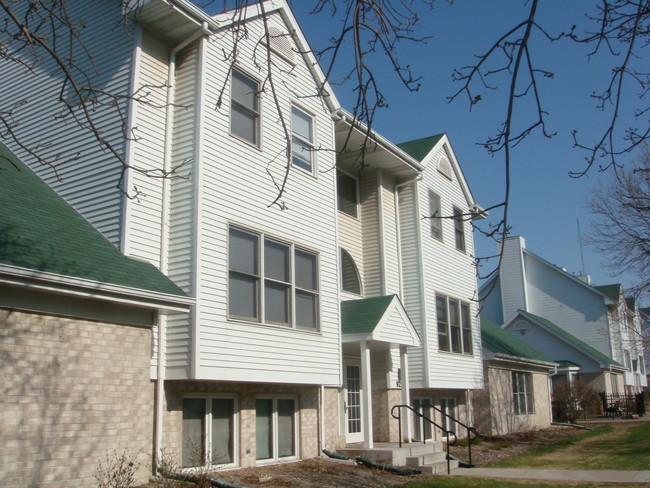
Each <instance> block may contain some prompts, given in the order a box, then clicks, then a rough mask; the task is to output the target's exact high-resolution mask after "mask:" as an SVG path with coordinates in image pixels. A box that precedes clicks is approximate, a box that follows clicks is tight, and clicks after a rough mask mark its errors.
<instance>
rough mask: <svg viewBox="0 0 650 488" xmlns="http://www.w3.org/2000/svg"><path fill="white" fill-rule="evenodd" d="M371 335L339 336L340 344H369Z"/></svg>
mask: <svg viewBox="0 0 650 488" xmlns="http://www.w3.org/2000/svg"><path fill="white" fill-rule="evenodd" d="M372 340H373V339H372V334H341V342H343V343H347V342H362V341H366V342H371V341H372Z"/></svg>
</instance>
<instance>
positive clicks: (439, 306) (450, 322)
mask: <svg viewBox="0 0 650 488" xmlns="http://www.w3.org/2000/svg"><path fill="white" fill-rule="evenodd" d="M436 316H437V321H438V350H440V351H447V352H454V353H459V354H472V353H473V352H474V348H473V346H472V317H471V313H470V308H469V304H468V303H465V302H461V301H459V300H455V299H453V298H449V297H445V296H442V295H437V296H436Z"/></svg>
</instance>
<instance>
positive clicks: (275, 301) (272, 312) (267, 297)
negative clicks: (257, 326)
mask: <svg viewBox="0 0 650 488" xmlns="http://www.w3.org/2000/svg"><path fill="white" fill-rule="evenodd" d="M289 292H290V288H289V286H288V285H283V284H281V283H274V282H272V281H266V282H265V284H264V313H265V316H264V317H265V320H266V322H275V323H279V324H288V323H289Z"/></svg>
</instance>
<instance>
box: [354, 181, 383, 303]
mask: <svg viewBox="0 0 650 488" xmlns="http://www.w3.org/2000/svg"><path fill="white" fill-rule="evenodd" d="M359 185H360V191H361V202H362V203H361V227H362V232H363V238H362V241H363V261H364V283H363V285H364V292H365V296H379V295H381V294H382V255H381V247H380V246H381V241H380V233H379V211H378V205H379V202H378V198H379V188H378V176H377V172H373V171H364V172H362V174H361V178H360V181H359Z"/></svg>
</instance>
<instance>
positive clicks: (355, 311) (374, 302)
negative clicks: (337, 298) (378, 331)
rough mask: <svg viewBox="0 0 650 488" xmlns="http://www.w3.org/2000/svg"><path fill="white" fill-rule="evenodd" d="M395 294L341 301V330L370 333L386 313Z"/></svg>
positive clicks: (348, 332) (351, 332)
mask: <svg viewBox="0 0 650 488" xmlns="http://www.w3.org/2000/svg"><path fill="white" fill-rule="evenodd" d="M393 298H395V295H386V296H381V297H373V298H363V299H361V300H346V301H344V302H341V332H342V333H343V334H363V333H371V332H372V331H373V330H375V327H377V324H378V323H379V321H380V320H381V318H382V317H383V316H384V314H385V313H386V310H387V309H388V306H389V305H390V304H391V303H392V301H393Z"/></svg>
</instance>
